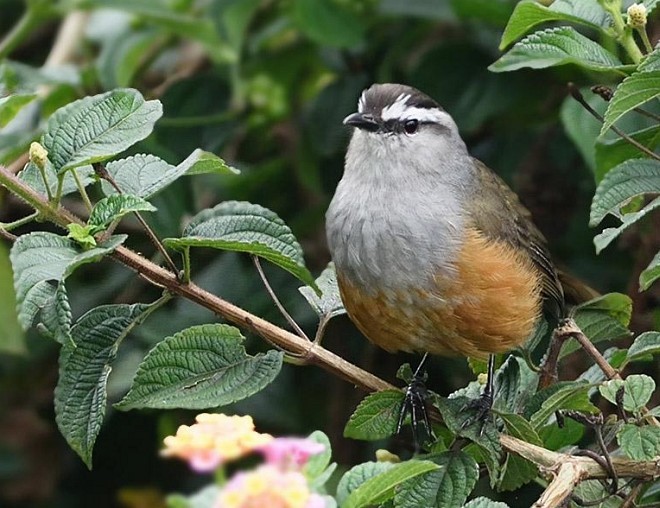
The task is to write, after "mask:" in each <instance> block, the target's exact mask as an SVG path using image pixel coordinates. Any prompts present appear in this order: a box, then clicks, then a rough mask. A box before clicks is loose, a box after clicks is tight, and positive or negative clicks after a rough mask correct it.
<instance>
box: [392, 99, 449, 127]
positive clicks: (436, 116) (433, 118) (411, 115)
mask: <svg viewBox="0 0 660 508" xmlns="http://www.w3.org/2000/svg"><path fill="white" fill-rule="evenodd" d="M396 105H397V103H396V102H395V103H394V104H392V105H391V106H388V107H386V108H383V113H382V118H383V120H385V121H387V120H394V119H398V120H419V121H420V122H436V123H442V124H446V123H447V120H450V121H452V120H451V116H449V114H448V113H446V112H445V111H442V110H441V109H438V108H417V107H414V106H405V105H404V106H403V107H395V106H396Z"/></svg>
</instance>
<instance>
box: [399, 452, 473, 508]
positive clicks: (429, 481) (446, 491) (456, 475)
mask: <svg viewBox="0 0 660 508" xmlns="http://www.w3.org/2000/svg"><path fill="white" fill-rule="evenodd" d="M424 458H425V460H428V461H431V462H433V463H434V464H437V465H438V466H439V469H437V470H436V471H430V472H428V473H425V474H422V475H419V476H415V477H414V478H412V479H410V480H408V481H407V482H405V483H403V484H402V485H401V487H400V488H399V489H397V491H396V494H395V497H394V506H396V507H397V508H418V507H420V506H426V507H438V508H441V507H444V506H462V505H463V503H465V501H466V499H467V497H468V496H469V495H470V493H471V492H472V489H474V486H475V485H476V483H477V480H478V479H479V466H478V464H477V463H476V462H475V460H474V459H473V458H472V457H470V456H469V455H468V454H467V453H465V452H463V451H460V450H457V451H447V452H443V453H440V454H438V455H428V456H426V457H424Z"/></svg>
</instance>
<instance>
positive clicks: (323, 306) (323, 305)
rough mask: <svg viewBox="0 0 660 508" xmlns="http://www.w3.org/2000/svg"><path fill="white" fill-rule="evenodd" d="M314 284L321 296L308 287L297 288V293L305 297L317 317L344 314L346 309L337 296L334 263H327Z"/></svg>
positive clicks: (338, 295)
mask: <svg viewBox="0 0 660 508" xmlns="http://www.w3.org/2000/svg"><path fill="white" fill-rule="evenodd" d="M315 282H316V287H318V288H319V291H320V292H321V296H319V295H317V294H316V291H314V289H313V288H311V287H309V286H302V287H299V288H298V291H300V294H302V295H303V296H304V297H305V300H307V303H309V305H310V306H311V307H312V309H314V312H316V314H318V316H319V317H324V316H327V317H335V316H339V315H341V314H346V309H345V308H344V304H343V303H342V301H341V295H340V294H339V287H338V286H337V273H336V272H335V265H334V263H329V264H328V266H327V267H326V268H325V270H323V271H322V272H321V275H319V276H318V278H317V279H316V281H315Z"/></svg>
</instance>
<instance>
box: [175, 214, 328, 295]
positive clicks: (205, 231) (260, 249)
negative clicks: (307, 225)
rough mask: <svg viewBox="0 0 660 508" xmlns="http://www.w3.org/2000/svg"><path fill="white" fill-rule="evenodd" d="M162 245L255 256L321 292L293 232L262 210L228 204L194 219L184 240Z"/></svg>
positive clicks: (186, 231)
mask: <svg viewBox="0 0 660 508" xmlns="http://www.w3.org/2000/svg"><path fill="white" fill-rule="evenodd" d="M163 243H164V244H165V245H166V246H168V247H171V248H173V249H177V250H184V249H187V248H189V247H211V248H214V249H222V250H231V251H238V252H247V253H250V254H254V255H255V256H259V257H262V258H264V259H266V260H268V261H270V262H271V263H273V264H275V265H277V266H279V267H280V268H283V269H284V270H286V271H288V272H289V273H291V274H292V275H294V276H295V277H297V278H298V279H300V280H301V281H302V282H304V283H305V284H307V285H308V286H311V287H313V288H314V289H315V290H317V291H318V288H317V287H316V283H315V282H314V278H313V277H312V274H311V273H309V270H307V268H306V267H305V260H304V259H303V251H302V247H301V246H300V244H299V243H298V241H297V240H296V238H295V237H294V236H293V233H292V232H291V229H289V226H287V225H286V224H285V223H284V221H283V220H282V219H280V218H279V217H278V216H277V215H276V214H275V213H274V212H272V211H270V210H268V209H267V208H264V207H263V206H259V205H255V204H252V203H247V202H245V201H225V202H224V203H220V204H219V205H217V206H215V207H213V208H210V209H207V210H204V211H202V212H200V213H198V214H197V215H196V216H195V217H193V219H192V220H191V221H190V223H189V224H188V226H186V228H185V229H184V230H183V237H182V238H166V239H165V240H163Z"/></svg>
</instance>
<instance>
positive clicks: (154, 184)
mask: <svg viewBox="0 0 660 508" xmlns="http://www.w3.org/2000/svg"><path fill="white" fill-rule="evenodd" d="M106 170H107V171H108V173H109V174H110V176H111V177H112V178H113V180H114V181H115V183H116V184H117V186H118V187H119V188H120V189H121V190H122V192H125V193H126V194H132V195H134V196H139V197H141V198H144V199H148V198H150V197H151V196H153V195H154V194H156V193H157V192H159V191H160V190H162V189H164V188H165V187H167V186H168V185H170V184H171V183H172V182H174V181H176V180H177V179H178V178H179V177H181V176H183V175H199V174H202V173H213V174H217V175H223V174H236V173H237V172H238V171H237V170H236V169H234V168H232V167H230V166H228V165H227V164H226V163H225V162H224V161H223V160H222V159H221V158H220V157H218V156H217V155H214V154H212V153H209V152H205V151H204V150H200V149H199V148H198V149H197V150H195V151H194V152H193V153H191V154H190V155H189V156H188V157H187V158H186V159H185V160H184V161H182V162H181V164H179V165H178V166H172V165H171V164H168V163H167V162H165V161H164V160H162V159H160V158H158V157H156V156H155V155H144V154H138V155H133V156H131V157H127V158H126V159H120V160H117V161H112V162H109V163H108V164H107V165H106ZM102 188H103V192H104V194H106V195H111V194H116V192H117V191H116V190H115V189H114V188H113V187H112V186H111V185H110V184H109V183H108V182H103V184H102Z"/></svg>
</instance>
